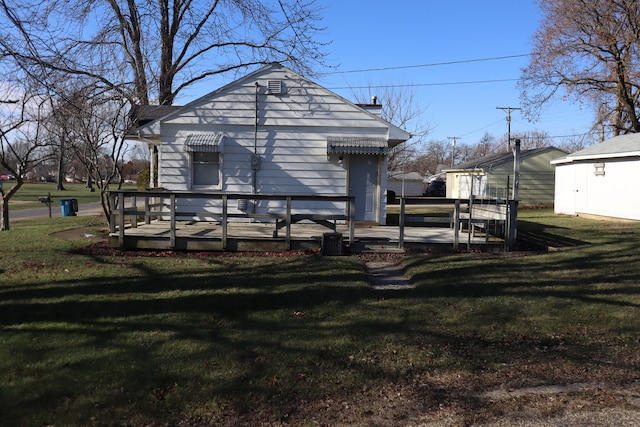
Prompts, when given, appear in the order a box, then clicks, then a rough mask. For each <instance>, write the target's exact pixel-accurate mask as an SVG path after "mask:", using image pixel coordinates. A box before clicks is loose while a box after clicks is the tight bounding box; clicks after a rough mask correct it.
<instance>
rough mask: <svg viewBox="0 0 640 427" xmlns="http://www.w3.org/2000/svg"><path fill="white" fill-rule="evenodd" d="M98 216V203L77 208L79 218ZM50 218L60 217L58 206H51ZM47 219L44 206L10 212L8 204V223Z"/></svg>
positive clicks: (100, 208) (99, 207) (47, 213)
mask: <svg viewBox="0 0 640 427" xmlns="http://www.w3.org/2000/svg"><path fill="white" fill-rule="evenodd" d="M43 206H44V205H43ZM100 214H102V207H101V206H100V202H93V203H83V204H81V205H79V206H78V215H79V216H92V215H100ZM51 216H52V217H61V216H62V209H61V208H60V205H59V204H51ZM48 217H49V208H47V207H46V206H44V207H42V208H33V209H17V210H12V209H11V202H9V221H20V220H24V219H37V218H48Z"/></svg>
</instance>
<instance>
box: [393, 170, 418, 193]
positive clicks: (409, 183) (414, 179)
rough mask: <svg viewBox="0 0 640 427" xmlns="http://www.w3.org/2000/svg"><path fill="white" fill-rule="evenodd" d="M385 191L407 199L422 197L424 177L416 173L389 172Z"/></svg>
mask: <svg viewBox="0 0 640 427" xmlns="http://www.w3.org/2000/svg"><path fill="white" fill-rule="evenodd" d="M387 189H388V190H390V191H393V192H395V193H396V196H397V197H400V196H402V195H403V194H404V195H405V196H407V197H415V196H422V194H423V193H424V177H423V176H422V175H420V174H419V173H418V172H391V173H389V176H388V178H387Z"/></svg>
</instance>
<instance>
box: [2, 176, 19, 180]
mask: <svg viewBox="0 0 640 427" xmlns="http://www.w3.org/2000/svg"><path fill="white" fill-rule="evenodd" d="M0 179H1V180H3V181H8V180H12V179H16V177H15V176H13V175H0Z"/></svg>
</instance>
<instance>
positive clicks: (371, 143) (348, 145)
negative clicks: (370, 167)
mask: <svg viewBox="0 0 640 427" xmlns="http://www.w3.org/2000/svg"><path fill="white" fill-rule="evenodd" d="M387 151H389V144H388V142H387V140H386V139H385V138H373V137H356V136H330V137H328V138H327V154H370V155H374V156H375V155H379V156H384V155H385V154H387Z"/></svg>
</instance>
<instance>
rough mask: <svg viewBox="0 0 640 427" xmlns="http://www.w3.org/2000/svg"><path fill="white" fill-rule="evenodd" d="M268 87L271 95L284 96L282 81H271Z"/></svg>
mask: <svg viewBox="0 0 640 427" xmlns="http://www.w3.org/2000/svg"><path fill="white" fill-rule="evenodd" d="M267 87H268V88H269V94H271V95H282V80H269V83H267Z"/></svg>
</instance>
